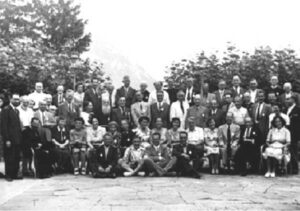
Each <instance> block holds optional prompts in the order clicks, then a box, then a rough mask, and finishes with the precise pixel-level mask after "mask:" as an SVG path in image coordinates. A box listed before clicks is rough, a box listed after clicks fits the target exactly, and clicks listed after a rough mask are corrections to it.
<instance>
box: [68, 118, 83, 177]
mask: <svg viewBox="0 0 300 211" xmlns="http://www.w3.org/2000/svg"><path fill="white" fill-rule="evenodd" d="M83 125H84V120H83V119H82V118H81V117H79V118H76V119H75V129H72V130H71V131H70V145H71V150H72V157H73V164H74V175H76V176H77V175H79V161H80V162H81V169H80V170H81V171H80V173H81V174H82V175H85V174H86V167H85V166H86V147H87V141H86V138H87V135H86V130H85V128H84V126H83Z"/></svg>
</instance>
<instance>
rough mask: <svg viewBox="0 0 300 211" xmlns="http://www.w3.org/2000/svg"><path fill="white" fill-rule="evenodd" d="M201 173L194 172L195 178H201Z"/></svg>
mask: <svg viewBox="0 0 300 211" xmlns="http://www.w3.org/2000/svg"><path fill="white" fill-rule="evenodd" d="M201 177H202V176H201V174H199V173H197V174H194V178H196V179H201Z"/></svg>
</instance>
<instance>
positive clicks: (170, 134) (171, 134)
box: [166, 117, 182, 147]
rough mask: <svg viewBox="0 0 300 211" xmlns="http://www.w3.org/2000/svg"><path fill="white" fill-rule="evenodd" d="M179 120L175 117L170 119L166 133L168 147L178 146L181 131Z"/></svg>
mask: <svg viewBox="0 0 300 211" xmlns="http://www.w3.org/2000/svg"><path fill="white" fill-rule="evenodd" d="M180 125H181V122H180V119H179V118H177V117H174V118H172V121H171V128H170V129H169V130H168V131H167V134H166V136H167V142H168V146H170V147H173V146H174V145H176V144H179V142H180V135H179V134H180V132H181V131H182V130H181V129H180Z"/></svg>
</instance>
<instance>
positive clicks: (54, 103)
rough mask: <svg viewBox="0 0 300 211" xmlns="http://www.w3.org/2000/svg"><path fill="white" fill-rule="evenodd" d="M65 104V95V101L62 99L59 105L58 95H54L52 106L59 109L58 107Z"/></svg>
mask: <svg viewBox="0 0 300 211" xmlns="http://www.w3.org/2000/svg"><path fill="white" fill-rule="evenodd" d="M63 102H65V95H64V94H63V99H62V102H61V103H59V102H58V94H56V95H54V96H53V98H52V105H55V106H56V107H57V108H58V106H60V104H62V103H63Z"/></svg>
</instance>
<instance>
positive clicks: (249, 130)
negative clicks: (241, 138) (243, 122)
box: [247, 128, 251, 138]
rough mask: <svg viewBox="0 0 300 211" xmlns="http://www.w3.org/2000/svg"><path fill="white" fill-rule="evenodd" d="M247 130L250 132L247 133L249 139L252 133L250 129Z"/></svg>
mask: <svg viewBox="0 0 300 211" xmlns="http://www.w3.org/2000/svg"><path fill="white" fill-rule="evenodd" d="M247 130H248V131H247V137H248V138H249V137H250V131H251V128H248V129H247Z"/></svg>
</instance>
